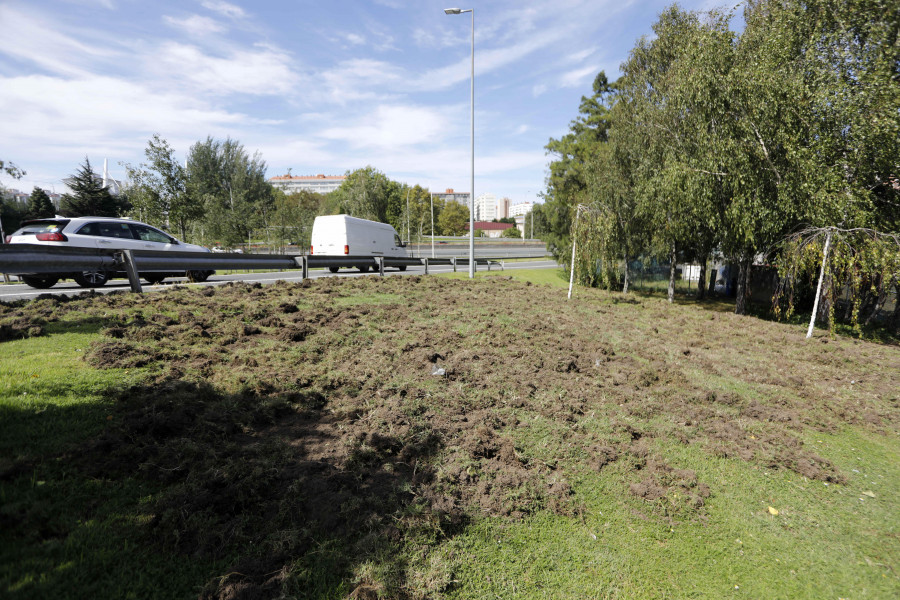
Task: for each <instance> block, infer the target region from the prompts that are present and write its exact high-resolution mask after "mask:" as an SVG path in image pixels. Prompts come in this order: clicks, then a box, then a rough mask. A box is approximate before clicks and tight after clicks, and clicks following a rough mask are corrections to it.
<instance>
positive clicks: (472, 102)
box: [444, 8, 475, 279]
mask: <svg viewBox="0 0 900 600" xmlns="http://www.w3.org/2000/svg"><path fill="white" fill-rule="evenodd" d="M444 12H445V13H446V14H448V15H459V14H462V13H472V87H471V93H470V105H471V109H470V115H469V119H470V122H471V129H472V152H471V154H472V181H471V186H470V189H469V194H470V195H469V279H474V278H475V9H474V8H467V9H462V8H445V9H444Z"/></svg>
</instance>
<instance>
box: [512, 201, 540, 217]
mask: <svg viewBox="0 0 900 600" xmlns="http://www.w3.org/2000/svg"><path fill="white" fill-rule="evenodd" d="M533 208H534V202H522V203H520V204H513V205H512V206H510V207H509V216H511V217H518V216H519V215H527V214H528V213H530V212H531V209H533Z"/></svg>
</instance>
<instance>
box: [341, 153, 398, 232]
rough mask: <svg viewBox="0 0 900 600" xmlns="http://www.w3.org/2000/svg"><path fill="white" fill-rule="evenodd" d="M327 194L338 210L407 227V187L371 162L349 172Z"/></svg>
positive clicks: (396, 226)
mask: <svg viewBox="0 0 900 600" xmlns="http://www.w3.org/2000/svg"><path fill="white" fill-rule="evenodd" d="M329 196H330V197H331V199H330V201H331V202H332V203H333V205H334V207H335V208H336V210H337V212H338V213H345V214H348V215H351V216H354V217H359V218H360V219H369V220H371V221H378V222H380V223H390V224H391V225H393V226H394V229H396V230H397V231H398V232H399V231H401V229H402V230H403V231H406V220H405V218H404V216H405V214H406V212H405V211H406V204H405V200H406V190H402V189H401V186H400V184H399V183H397V182H396V181H392V180H391V179H388V177H387V176H386V175H385V174H384V173H382V172H381V171H379V170H377V169H375V168H374V167H372V166H367V167H365V168H363V169H357V170H356V171H351V172H348V173H347V178H346V179H344V182H343V183H342V184H341V187H339V188H338V189H337V190H335V191H333V192H331V194H329ZM401 223H402V225H403V227H401Z"/></svg>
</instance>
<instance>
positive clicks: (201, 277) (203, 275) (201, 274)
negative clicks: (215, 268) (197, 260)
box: [186, 271, 209, 283]
mask: <svg viewBox="0 0 900 600" xmlns="http://www.w3.org/2000/svg"><path fill="white" fill-rule="evenodd" d="M186 275H187V278H188V281H191V282H193V283H203V282H204V281H206V280H207V279H209V271H188V272H187V273H186Z"/></svg>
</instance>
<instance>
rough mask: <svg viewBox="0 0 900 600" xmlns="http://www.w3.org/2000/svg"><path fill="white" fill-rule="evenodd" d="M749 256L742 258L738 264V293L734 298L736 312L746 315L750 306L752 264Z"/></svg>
mask: <svg viewBox="0 0 900 600" xmlns="http://www.w3.org/2000/svg"><path fill="white" fill-rule="evenodd" d="M752 262H753V261H752V260H751V259H749V258H743V259H741V261H740V263H739V264H738V278H737V295H736V297H735V300H734V314H736V315H746V314H747V311H748V308H749V306H750V302H749V300H750V265H751V264H752Z"/></svg>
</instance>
